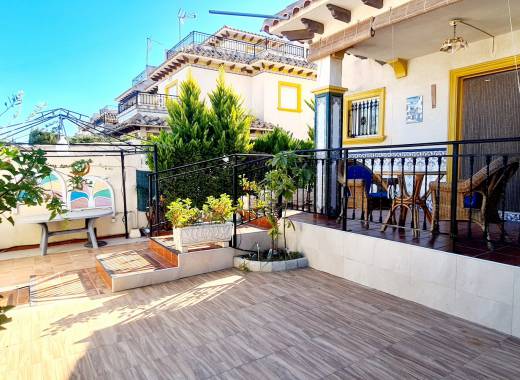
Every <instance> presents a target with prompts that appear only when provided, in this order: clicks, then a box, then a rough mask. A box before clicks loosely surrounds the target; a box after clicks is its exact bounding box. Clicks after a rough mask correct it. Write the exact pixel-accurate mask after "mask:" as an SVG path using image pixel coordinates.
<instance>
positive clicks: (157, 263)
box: [96, 249, 177, 291]
mask: <svg viewBox="0 0 520 380" xmlns="http://www.w3.org/2000/svg"><path fill="white" fill-rule="evenodd" d="M96 270H97V272H98V273H99V275H100V276H101V278H102V279H103V281H104V282H105V283H106V284H107V286H108V287H109V288H110V289H112V291H120V290H125V289H131V288H136V287H141V286H146V285H152V284H159V283H162V282H167V281H171V280H174V279H175V278H177V274H176V271H177V268H176V267H175V266H174V265H172V264H171V263H170V262H168V261H167V260H165V259H164V258H163V257H161V256H160V255H157V254H156V253H155V252H154V251H152V250H151V249H143V250H137V251H136V250H129V251H124V252H114V253H104V254H100V255H97V256H96Z"/></svg>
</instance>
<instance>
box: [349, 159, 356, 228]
mask: <svg viewBox="0 0 520 380" xmlns="http://www.w3.org/2000/svg"><path fill="white" fill-rule="evenodd" d="M356 165H357V159H354V162H353V163H352V166H356ZM347 174H348V172H347ZM352 182H353V183H354V185H353V186H352V194H351V196H352V220H355V219H356V198H357V197H356V178H355V177H354V178H353V179H352Z"/></svg>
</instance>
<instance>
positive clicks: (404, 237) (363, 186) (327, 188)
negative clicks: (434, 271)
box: [150, 137, 520, 259]
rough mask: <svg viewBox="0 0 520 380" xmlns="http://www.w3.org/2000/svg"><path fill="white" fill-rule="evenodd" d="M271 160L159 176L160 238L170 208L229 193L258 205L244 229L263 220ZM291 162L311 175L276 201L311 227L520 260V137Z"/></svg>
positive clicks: (335, 153) (342, 152) (233, 160)
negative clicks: (249, 186) (248, 188)
mask: <svg viewBox="0 0 520 380" xmlns="http://www.w3.org/2000/svg"><path fill="white" fill-rule="evenodd" d="M269 159H270V157H269V156H266V155H233V156H232V157H220V158H216V159H211V160H207V161H203V162H198V163H194V164H189V165H185V166H182V167H178V168H173V169H169V170H165V171H161V172H157V173H155V174H152V175H151V176H150V183H151V184H155V189H157V188H158V189H160V194H155V199H165V203H164V204H163V205H161V204H155V203H154V202H153V200H152V198H150V204H151V207H154V208H155V210H154V211H155V215H157V216H156V217H155V220H154V221H152V225H151V227H152V230H155V231H157V230H159V229H161V228H163V227H165V226H166V225H167V222H166V220H165V218H164V213H163V211H164V210H163V209H162V208H161V207H163V206H165V205H166V204H167V203H168V202H169V201H171V200H174V199H177V198H187V197H189V198H190V199H192V200H193V201H194V202H195V203H197V202H204V200H205V199H206V197H207V196H209V195H219V194H221V193H228V194H230V195H232V196H233V198H234V201H235V202H237V201H238V200H239V199H241V200H242V203H243V204H244V205H248V206H249V207H248V208H247V210H246V211H247V212H246V211H244V212H241V213H240V214H236V215H235V216H234V222H235V225H240V224H243V223H249V222H252V221H253V222H254V221H255V220H256V219H259V218H262V217H263V216H264V214H263V211H262V209H261V208H255V205H256V204H258V198H259V197H260V198H262V196H265V195H266V194H269V192H270V190H268V189H267V188H265V187H264V186H265V182H263V179H264V177H265V173H266V172H267V171H269V170H270V169H271V168H270V167H269V165H268V164H267V162H268V160H269ZM291 161H292V162H295V163H296V165H297V169H298V170H294V172H295V173H296V172H303V170H302V169H307V173H309V174H310V175H306V176H302V177H301V178H297V179H296V180H295V184H296V187H297V190H296V191H295V192H294V195H293V197H292V198H291V199H280V198H279V199H278V201H276V200H275V202H278V204H282V203H286V204H288V207H289V208H290V209H292V210H294V211H298V212H299V214H298V217H299V218H300V219H302V220H308V221H309V222H311V223H318V222H319V221H320V220H321V221H323V223H324V225H325V226H327V227H332V228H337V229H340V230H344V231H351V232H354V233H360V234H365V235H370V236H376V237H379V238H383V239H389V240H398V241H402V242H407V243H410V244H416V245H428V246H429V247H430V248H435V249H440V247H442V250H448V251H450V252H455V253H460V252H466V251H464V250H466V249H469V250H470V251H471V252H470V253H469V254H474V255H475V257H481V256H482V258H485V255H484V256H483V253H485V252H493V250H494V249H495V248H497V249H500V250H502V251H504V252H505V251H507V249H510V252H514V253H515V254H518V253H520V245H519V244H520V192H519V191H518V189H519V188H520V170H519V164H520V137H513V138H502V139H485V140H471V141H450V142H433V143H422V144H405V145H393V146H369V147H354V148H348V149H347V148H341V149H329V150H327V149H322V150H308V151H301V152H296V153H295V158H294V160H291ZM207 173H210V175H207ZM244 176H245V177H246V178H247V179H249V180H250V181H253V180H254V181H257V182H258V184H259V188H260V191H258V192H257V194H256V195H255V196H254V197H252V196H251V195H250V194H247V193H246V192H245V191H244V189H241V188H239V186H238V185H239V183H240V178H243V177H244ZM217 183H218V185H217ZM253 198H254V199H253ZM277 207H278V206H277ZM235 241H236V240H235ZM500 252H501V251H500ZM500 252H499V253H500ZM506 255H507V254H506ZM490 257H491V256H490ZM493 257H494V256H493ZM506 259H507V258H506Z"/></svg>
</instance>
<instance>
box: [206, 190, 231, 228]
mask: <svg viewBox="0 0 520 380" xmlns="http://www.w3.org/2000/svg"><path fill="white" fill-rule="evenodd" d="M234 211H235V208H234V207H233V202H232V201H231V198H230V196H229V195H227V194H220V197H219V198H215V197H213V196H209V197H208V198H207V200H206V203H205V204H204V205H203V206H202V214H203V215H204V220H205V221H207V222H214V223H225V222H227V221H228V220H229V219H230V218H231V217H232V216H233V212H234Z"/></svg>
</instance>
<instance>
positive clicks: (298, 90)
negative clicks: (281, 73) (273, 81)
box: [278, 81, 302, 112]
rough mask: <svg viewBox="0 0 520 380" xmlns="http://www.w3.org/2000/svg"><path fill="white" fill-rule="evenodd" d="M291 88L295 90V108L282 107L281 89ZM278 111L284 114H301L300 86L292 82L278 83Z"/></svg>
mask: <svg viewBox="0 0 520 380" xmlns="http://www.w3.org/2000/svg"><path fill="white" fill-rule="evenodd" d="M284 87H292V88H296V108H285V107H282V88H284ZM278 111H284V112H302V85H301V84H299V83H293V82H284V81H279V82H278Z"/></svg>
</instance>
